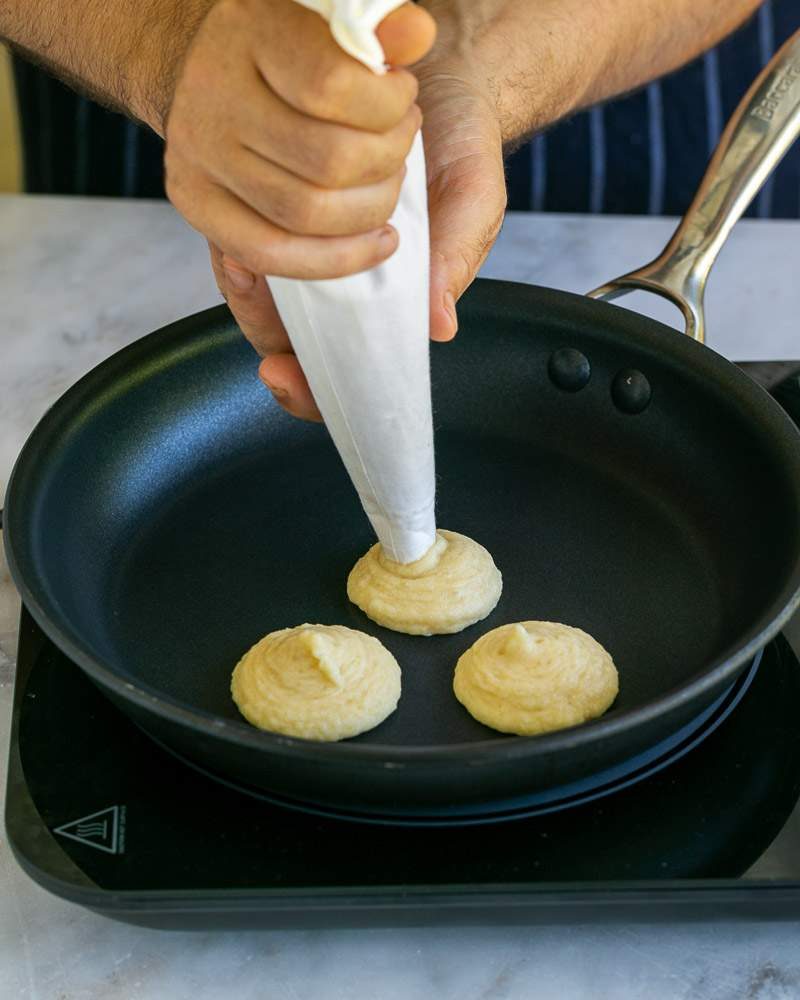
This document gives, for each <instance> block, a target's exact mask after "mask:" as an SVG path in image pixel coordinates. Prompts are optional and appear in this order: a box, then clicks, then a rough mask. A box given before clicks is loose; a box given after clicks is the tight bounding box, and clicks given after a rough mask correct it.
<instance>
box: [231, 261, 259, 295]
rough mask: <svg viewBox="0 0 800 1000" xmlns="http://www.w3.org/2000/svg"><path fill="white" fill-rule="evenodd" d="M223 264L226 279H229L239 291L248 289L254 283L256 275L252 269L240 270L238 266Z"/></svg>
mask: <svg viewBox="0 0 800 1000" xmlns="http://www.w3.org/2000/svg"><path fill="white" fill-rule="evenodd" d="M223 266H224V268H225V276H226V277H227V279H228V281H230V283H231V284H232V285H233V287H234V288H238V289H239V291H240V292H246V291H248V290H249V289H251V288H252V287H253V285H254V284H255V281H256V276H255V275H254V274H253V273H252V271H242V270H241V269H240V268H238V267H231V266H230V265H229V264H225V265H223Z"/></svg>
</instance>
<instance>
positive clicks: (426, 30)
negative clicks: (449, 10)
mask: <svg viewBox="0 0 800 1000" xmlns="http://www.w3.org/2000/svg"><path fill="white" fill-rule="evenodd" d="M375 33H376V35H377V36H378V41H379V42H380V43H381V46H382V47H383V53H384V55H385V57H386V62H387V63H388V64H389V65H390V66H410V65H411V64H412V63H415V62H418V61H419V60H420V59H421V58H422V57H423V56H424V55H425V54H426V53H427V52H429V51H430V49H431V47H432V45H433V42H434V39H435V38H436V22H435V21H434V20H433V18H432V17H431V15H430V14H429V13H428V12H427V10H425V9H424V8H423V7H418V6H417V5H416V4H415V3H404V4H403V6H402V7H398V8H397V10H394V11H392V13H391V14H387V16H386V17H385V18H384V19H383V20H382V21H381V23H380V24H379V25H378V29H377V31H376V32H375Z"/></svg>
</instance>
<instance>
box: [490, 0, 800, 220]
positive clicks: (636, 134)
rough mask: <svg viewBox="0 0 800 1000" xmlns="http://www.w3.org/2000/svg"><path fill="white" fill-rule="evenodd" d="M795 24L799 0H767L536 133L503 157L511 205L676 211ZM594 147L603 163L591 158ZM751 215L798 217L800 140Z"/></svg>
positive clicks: (682, 207)
mask: <svg viewBox="0 0 800 1000" xmlns="http://www.w3.org/2000/svg"><path fill="white" fill-rule="evenodd" d="M798 29H800V2H799V0H768V2H767V3H765V4H764V6H763V7H762V8H761V9H760V10H759V12H758V14H757V15H756V16H755V17H753V18H752V19H751V20H750V21H749V23H748V24H746V25H744V26H743V27H742V28H741V29H740V30H739V31H737V32H736V33H735V34H734V35H732V36H731V37H730V38H728V39H726V40H725V41H724V42H722V43H721V44H720V45H719V46H718V47H717V48H716V49H715V50H713V51H712V52H710V53H707V54H706V55H704V56H702V57H701V58H699V59H696V60H695V61H694V62H692V63H690V64H689V65H688V66H685V67H684V68H683V69H681V70H679V71H678V72H676V73H673V74H672V75H670V76H668V77H666V78H664V79H663V80H660V81H658V82H657V83H655V84H652V85H651V86H650V87H648V88H645V89H644V90H642V91H640V92H638V93H635V94H631V95H630V96H627V97H623V98H620V99H618V100H616V101H612V102H611V103H609V104H607V105H605V107H603V108H602V109H595V110H594V111H587V112H583V113H581V114H579V115H576V116H575V117H574V118H571V119H570V120H568V121H565V122H562V123H560V124H559V125H557V126H555V127H554V128H552V129H551V130H549V131H548V132H547V133H546V134H545V135H542V136H537V137H536V138H535V139H533V140H532V141H531V142H529V143H527V144H526V145H525V146H523V147H522V148H521V149H519V150H518V151H517V152H516V153H515V154H514V155H513V156H511V157H509V159H508V162H507V167H506V174H507V178H508V192H509V207H510V208H512V209H516V210H518V211H525V210H531V209H536V210H545V211H556V212H590V211H601V212H612V213H623V214H637V213H645V214H647V213H651V214H652V213H656V214H666V215H682V214H683V212H684V211H685V210H686V208H687V207H688V205H689V203H690V201H691V199H692V196H693V194H694V192H695V190H696V188H697V185H698V183H699V182H700V179H701V177H702V175H703V172H704V170H705V168H706V164H707V162H708V158H709V155H710V153H711V151H712V150H713V148H714V146H715V145H716V142H717V140H718V138H719V134H720V132H721V130H722V128H723V127H724V125H725V123H726V121H727V120H728V118H729V117H730V115H731V114H732V113H733V111H734V109H735V108H736V105H737V104H738V103H739V101H740V99H741V97H742V95H743V94H744V92H745V91H746V90H747V88H748V87H749V85H750V84H751V82H752V81H753V79H754V78H755V77H756V76H757V74H758V72H759V71H760V70H761V68H762V67H763V66H764V64H765V63H766V62H767V61H768V59H769V57H770V56H771V55H772V53H773V52H774V51H775V50H776V49H777V48H778V47H779V46H780V45H781V44H782V43H783V42H784V41H785V40H786V39H787V38H788V37H789V36H790V35H791V34H792V33H793V32H795V31H797V30H798ZM592 117H594V121H595V123H596V128H595V134H594V135H593V134H592V128H591V122H592ZM597 123H599V130H600V134H599V138H600V140H601V141H600V143H598V126H597ZM598 146H600V147H601V148H598ZM601 156H602V158H603V159H604V161H605V163H604V168H603V169H600V168H599V167H598V164H597V160H598V158H600V157H601ZM593 160H594V161H595V162H594V165H593ZM593 177H594V183H593V180H592V178H593ZM598 178H601V179H602V185H599V184H598ZM748 215H751V216H759V215H760V216H762V217H768V216H773V217H778V218H798V217H800V143H796V144H795V146H794V147H793V149H791V150H790V152H789V153H788V154H787V156H786V158H785V159H784V161H783V163H782V164H781V165H780V167H779V168H778V169H777V171H776V172H775V176H774V177H773V178H772V180H771V181H770V182H769V183H768V185H767V186H766V187H765V190H764V191H763V192H762V194H761V196H760V197H759V198H758V199H757V200H756V202H754V204H753V205H752V206H751V207H750V209H749V211H748Z"/></svg>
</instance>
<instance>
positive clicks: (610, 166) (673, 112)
mask: <svg viewBox="0 0 800 1000" xmlns="http://www.w3.org/2000/svg"><path fill="white" fill-rule="evenodd" d="M798 28H800V0H767V2H766V3H765V4H764V6H763V7H762V8H761V9H760V10H759V12H758V14H757V15H756V16H755V17H754V18H752V19H751V21H750V22H749V23H748V24H746V25H745V26H744V27H743V28H742V29H740V30H739V31H738V32H736V33H735V34H734V35H733V36H731V37H730V38H729V39H727V40H726V41H724V42H723V43H722V44H721V45H720V46H719V47H718V48H717V49H715V50H713V51H712V52H710V53H707V54H706V55H704V56H702V57H701V58H699V59H697V60H695V61H694V62H692V63H691V64H689V65H688V66H686V67H684V68H683V69H681V70H679V71H678V72H676V73H673V74H672V75H671V76H669V77H666V78H665V79H663V80H660V81H658V82H656V83H653V84H651V85H650V86H649V87H646V88H645V89H643V90H641V91H639V92H637V93H634V94H631V95H629V96H627V97H623V98H620V99H618V100H616V101H612V102H610V103H609V104H607V105H605V106H604V107H602V108H595V109H593V110H592V111H587V112H584V113H582V114H579V115H576V116H575V117H574V118H572V119H570V120H569V121H565V122H562V123H561V124H559V125H557V126H555V127H554V128H552V129H550V130H549V131H548V132H547V133H545V134H544V135H540V136H537V137H536V138H535V139H534V140H532V141H531V142H529V143H526V144H525V145H524V146H523V147H522V148H521V149H519V150H518V151H517V152H516V153H515V154H513V155H512V156H511V157H509V159H508V161H507V179H508V193H509V207H510V208H512V209H517V210H531V209H534V210H536V211H554V212H612V213H635V214H639V213H642V214H671V215H681V214H682V213H683V212H684V211H685V209H686V207H687V206H688V204H689V202H690V201H691V198H692V195H693V193H694V191H695V189H696V187H697V184H698V183H699V181H700V178H701V177H702V174H703V171H704V169H705V166H706V163H707V161H708V156H709V154H710V152H711V150H712V149H713V147H714V145H715V144H716V141H717V139H718V138H719V133H720V130H721V129H722V127H723V126H724V124H725V122H726V121H727V119H728V117H729V116H730V114H731V113H732V112H733V110H734V108H735V107H736V105H737V103H738V102H739V100H740V98H741V96H742V94H743V93H744V91H745V90H746V89H747V87H748V86H749V85H750V83H751V82H752V80H753V79H754V77H755V76H756V75H757V73H758V72H759V70H760V69H761V67H762V66H763V65H764V63H765V62H766V61H767V60H768V58H769V56H770V55H771V54H772V52H774V51H775V49H776V48H777V47H778V46H779V45H780V44H781V43H782V42H783V41H785V39H786V38H788V37H789V35H791V34H792V32H794V31H796V30H797V29H798ZM15 76H16V81H17V93H18V97H19V102H20V109H21V119H22V135H23V147H24V163H25V182H26V188H27V190H28V191H31V192H40V193H48V194H70V193H71V194H98V195H128V196H134V197H137V196H138V197H162V196H163V194H164V187H163V179H162V164H161V159H162V145H161V142H160V140H159V139H158V138H157V137H156V136H154V135H153V134H152V133H151V132H150V131H149V130H147V129H144V128H140V127H139V126H137V125H134V124H133V123H132V122H129V121H127V120H126V119H125V118H123V117H122V116H120V115H116V114H113V113H111V112H109V111H106V110H105V109H103V108H100V107H98V106H97V105H96V104H93V103H92V102H91V101H89V100H87V99H86V98H85V97H80V96H78V95H76V94H74V93H73V92H72V91H71V90H69V89H68V88H67V87H65V86H64V85H63V84H61V83H59V82H58V81H56V80H54V79H53V78H52V77H50V76H48V75H47V74H46V73H44V72H42V71H41V70H39V69H38V68H36V67H34V66H31V65H29V64H26V63H24V62H21V61H19V60H16V61H15ZM749 214H750V215H760V216H762V217H767V216H775V217H781V218H797V217H800V143H798V144H796V145H795V147H794V148H793V149H792V150H791V151H790V153H789V154H788V155H787V157H786V159H785V160H784V162H783V163H782V164H781V166H780V167H779V168H778V170H777V171H776V174H775V176H774V178H773V179H772V180H771V181H770V183H769V184H768V185H767V186H766V188H765V190H764V191H763V192H762V194H761V196H760V197H759V198H758V199H757V201H756V202H755V203H754V204H753V206H752V207H751V208H750V210H749Z"/></svg>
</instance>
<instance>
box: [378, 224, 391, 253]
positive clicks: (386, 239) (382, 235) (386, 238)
mask: <svg viewBox="0 0 800 1000" xmlns="http://www.w3.org/2000/svg"><path fill="white" fill-rule="evenodd" d="M378 243H379V244H380V246H381V247H382V248H384V249H385V248H387V247H391V246H394V244H395V232H394V229H392V227H391V226H384V227H383V229H381V231H380V232H379V233H378Z"/></svg>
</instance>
